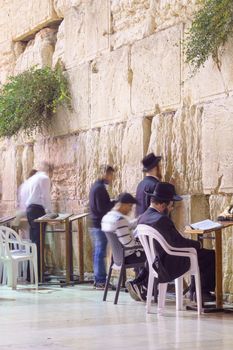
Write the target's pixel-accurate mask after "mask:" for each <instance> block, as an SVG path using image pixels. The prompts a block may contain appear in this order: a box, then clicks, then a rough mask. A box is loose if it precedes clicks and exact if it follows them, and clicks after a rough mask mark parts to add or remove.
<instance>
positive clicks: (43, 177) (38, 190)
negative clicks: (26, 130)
mask: <svg viewBox="0 0 233 350" xmlns="http://www.w3.org/2000/svg"><path fill="white" fill-rule="evenodd" d="M50 169H51V165H50V164H49V163H47V162H42V163H41V164H40V166H39V171H38V172H37V173H36V174H35V175H33V176H32V177H30V178H29V179H28V180H27V184H26V186H27V193H28V199H27V201H26V207H27V209H26V212H27V219H28V223H29V226H30V239H31V241H32V242H33V243H36V246H37V262H38V272H39V271H40V224H39V223H38V222H35V221H34V220H35V219H38V218H39V217H40V216H43V215H45V213H46V212H47V213H49V212H51V197H50V179H49V176H48V175H49V172H50Z"/></svg>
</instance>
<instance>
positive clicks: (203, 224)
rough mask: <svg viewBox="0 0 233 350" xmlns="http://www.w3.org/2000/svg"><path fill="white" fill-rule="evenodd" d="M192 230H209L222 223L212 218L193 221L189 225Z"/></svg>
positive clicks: (218, 226)
mask: <svg viewBox="0 0 233 350" xmlns="http://www.w3.org/2000/svg"><path fill="white" fill-rule="evenodd" d="M190 226H191V227H192V228H193V229H194V230H211V229H215V228H220V227H222V225H221V224H220V223H219V222H215V221H212V220H209V219H207V220H203V221H199V222H195V223H194V224H191V225H190Z"/></svg>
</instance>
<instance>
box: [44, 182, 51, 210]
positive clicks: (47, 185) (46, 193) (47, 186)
mask: <svg viewBox="0 0 233 350" xmlns="http://www.w3.org/2000/svg"><path fill="white" fill-rule="evenodd" d="M41 193H42V197H43V202H44V205H43V206H44V208H45V209H46V211H47V212H51V211H52V204H51V196H50V179H49V177H44V178H42V179H41Z"/></svg>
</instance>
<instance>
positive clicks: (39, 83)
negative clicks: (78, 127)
mask: <svg viewBox="0 0 233 350" xmlns="http://www.w3.org/2000/svg"><path fill="white" fill-rule="evenodd" d="M60 105H65V106H66V107H67V108H69V109H70V108H71V95H70V90H69V84H68V80H67V78H66V76H65V75H64V73H63V71H62V68H61V66H60V65H59V64H58V65H57V66H56V68H55V69H54V70H52V69H51V68H49V67H44V68H40V69H38V68H36V67H33V68H31V69H30V70H28V71H25V72H23V73H21V74H19V75H17V76H12V77H10V78H9V81H8V82H7V83H6V84H5V85H3V86H2V88H1V90H0V136H7V137H11V136H13V135H16V134H17V133H18V132H19V131H25V132H26V133H27V134H29V135H30V134H31V133H32V132H33V131H34V130H35V129H37V130H39V131H42V130H43V128H44V127H47V126H48V124H49V123H50V122H51V118H52V116H53V114H54V113H55V112H56V111H57V108H58V106H60Z"/></svg>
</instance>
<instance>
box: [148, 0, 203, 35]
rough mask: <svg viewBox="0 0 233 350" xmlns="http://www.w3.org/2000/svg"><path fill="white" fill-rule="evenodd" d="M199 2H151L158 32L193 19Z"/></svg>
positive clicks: (190, 0) (157, 0)
mask: <svg viewBox="0 0 233 350" xmlns="http://www.w3.org/2000/svg"><path fill="white" fill-rule="evenodd" d="M198 3H200V1H199V0H151V2H150V7H151V13H152V14H153V15H154V20H155V25H156V28H157V30H162V29H164V28H168V27H170V26H173V25H175V24H177V23H180V22H184V23H185V22H186V21H187V19H190V18H192V17H193V14H194V12H195V11H196V10H197V8H198Z"/></svg>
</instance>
